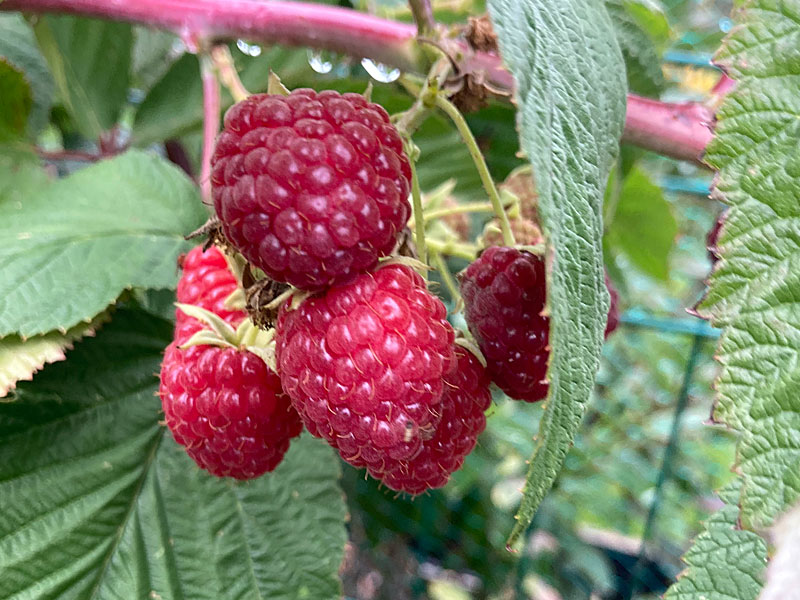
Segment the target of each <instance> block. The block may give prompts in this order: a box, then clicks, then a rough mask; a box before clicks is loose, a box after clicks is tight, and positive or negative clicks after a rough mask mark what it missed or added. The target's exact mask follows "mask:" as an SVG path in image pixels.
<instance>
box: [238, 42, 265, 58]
mask: <svg viewBox="0 0 800 600" xmlns="http://www.w3.org/2000/svg"><path fill="white" fill-rule="evenodd" d="M236 47H237V48H238V49H239V51H240V52H241V53H242V54H245V55H246V56H260V55H261V46H259V45H258V44H249V43H247V42H245V41H244V40H236Z"/></svg>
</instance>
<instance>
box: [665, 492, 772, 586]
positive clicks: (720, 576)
mask: <svg viewBox="0 0 800 600" xmlns="http://www.w3.org/2000/svg"><path fill="white" fill-rule="evenodd" d="M739 485H740V482H739V481H734V482H733V483H732V484H730V485H728V486H727V487H726V488H725V489H723V490H722V491H721V492H720V497H721V498H722V501H723V502H724V503H725V506H724V507H723V508H722V509H720V510H719V511H718V512H716V513H715V514H714V515H712V516H711V518H710V519H709V520H708V523H706V526H705V530H704V531H703V533H701V534H700V535H699V536H697V539H696V540H695V541H694V544H693V545H692V547H691V548H690V549H689V551H688V552H687V553H686V555H685V556H684V557H683V560H684V561H685V562H686V564H687V565H688V566H689V568H688V569H687V570H686V572H684V573H683V575H681V576H680V577H679V579H678V581H677V582H676V583H675V584H673V585H672V586H671V587H670V588H669V590H668V591H667V593H666V595H665V596H664V600H756V598H758V594H759V592H760V590H761V586H762V578H763V575H764V565H765V564H766V562H767V545H766V544H765V543H764V540H762V539H761V538H760V537H759V536H758V535H757V534H755V533H753V532H751V531H743V530H741V529H739V528H738V526H737V519H738V516H739V507H738V506H737V504H736V503H737V501H738V498H739Z"/></svg>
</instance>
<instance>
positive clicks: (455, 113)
mask: <svg viewBox="0 0 800 600" xmlns="http://www.w3.org/2000/svg"><path fill="white" fill-rule="evenodd" d="M436 106H437V107H439V108H440V109H442V110H443V111H444V112H445V114H447V116H448V117H450V119H451V120H452V121H453V123H454V124H455V126H456V129H458V132H459V133H460V134H461V137H462V138H464V143H466V145H467V150H469V153H470V156H472V160H473V162H474V163H475V168H476V169H478V175H480V177H481V182H482V183H483V188H484V189H485V190H486V193H487V194H488V195H489V200H490V201H491V203H492V208H493V209H494V212H495V214H496V215H497V218H498V220H499V221H500V231H502V232H503V243H504V244H505V245H506V246H513V245H514V244H515V243H516V242H515V241H514V234H513V233H512V231H511V224H510V223H509V222H508V215H507V214H506V211H505V209H504V208H503V202H502V201H501V200H500V194H499V193H498V192H497V187H496V186H495V185H494V180H493V179H492V175H491V174H490V173H489V167H488V166H487V165H486V161H485V160H484V158H483V154H482V153H481V150H480V148H479V147H478V142H477V141H476V140H475V136H474V135H472V131H470V129H469V125H468V124H467V121H466V119H464V116H463V115H462V114H461V112H460V111H459V110H458V108H456V106H455V105H454V104H453V103H452V102H450V101H449V100H448V99H447V98H445V97H444V96H441V95H439V94H437V95H436Z"/></svg>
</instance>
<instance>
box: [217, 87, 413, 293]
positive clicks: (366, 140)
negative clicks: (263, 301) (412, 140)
mask: <svg viewBox="0 0 800 600" xmlns="http://www.w3.org/2000/svg"><path fill="white" fill-rule="evenodd" d="M410 178H411V170H410V167H409V164H408V160H407V158H406V156H405V154H404V152H403V144H402V141H401V139H400V136H399V135H398V133H397V131H396V130H395V128H394V126H393V125H391V124H390V123H389V115H388V114H387V113H386V111H385V110H384V109H383V108H382V107H380V106H378V105H377V104H372V103H369V102H367V101H366V100H364V98H363V97H362V96H360V95H358V94H344V95H342V94H339V93H338V92H334V91H331V90H328V91H324V92H320V93H316V92H314V91H313V90H305V89H303V90H294V91H293V92H292V93H291V94H290V95H289V96H278V95H267V94H256V95H253V96H250V97H249V98H247V99H246V100H244V101H242V102H240V103H238V104H236V105H235V106H234V107H232V108H231V109H230V110H229V111H228V113H227V114H226V115H225V127H224V130H223V132H222V134H221V135H220V137H219V139H218V140H217V146H216V150H215V152H214V156H213V158H212V175H211V182H212V186H213V196H214V208H215V209H216V212H217V215H218V216H219V218H220V220H221V221H222V225H223V230H224V232H225V236H226V237H227V238H228V240H229V241H230V242H231V244H233V245H234V246H235V247H236V248H237V249H238V250H239V251H240V252H241V253H242V254H243V255H244V256H245V257H246V258H247V259H248V260H249V261H250V262H251V263H253V264H254V265H256V266H257V267H259V268H261V269H262V270H263V271H264V272H265V273H266V274H267V275H269V276H270V277H271V278H272V279H275V280H276V281H281V282H286V283H290V284H292V285H294V286H296V287H298V288H301V289H305V290H319V289H322V288H324V287H327V286H330V285H332V284H334V283H340V282H344V281H347V280H348V279H349V278H351V277H352V276H353V275H355V274H357V273H360V272H364V271H367V270H369V269H371V268H372V267H374V266H375V265H376V264H377V262H378V259H379V258H380V257H381V256H385V255H388V254H390V253H391V252H392V250H393V249H394V246H395V244H396V241H397V236H398V234H399V233H400V231H401V230H402V229H403V227H404V226H405V224H406V221H407V220H408V217H409V215H410V212H411V207H410V206H409V204H408V192H409V189H410V183H409V181H410Z"/></svg>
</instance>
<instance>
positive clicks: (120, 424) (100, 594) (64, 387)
mask: <svg viewBox="0 0 800 600" xmlns="http://www.w3.org/2000/svg"><path fill="white" fill-rule="evenodd" d="M170 337H171V324H170V323H168V322H166V321H163V320H161V319H158V318H155V317H152V316H149V315H146V314H145V313H142V312H139V311H131V310H121V311H119V312H118V313H116V315H115V317H114V321H113V322H112V323H111V324H109V325H107V326H106V327H104V328H103V330H102V331H101V332H100V333H99V334H98V336H97V337H96V338H92V339H87V340H84V341H82V342H81V343H80V344H78V345H77V346H76V348H75V350H73V351H72V352H71V353H70V355H69V358H68V360H67V361H66V362H62V363H58V364H55V365H52V366H50V367H48V368H47V369H45V370H44V371H43V372H42V373H41V374H39V375H38V376H37V378H36V381H34V382H33V383H24V384H21V385H20V389H19V390H18V391H17V392H16V398H17V401H16V402H13V403H9V404H2V405H0V497H2V498H3V511H2V512H0V596H1V597H3V598H9V599H10V598H14V599H15V600H22V599H45V598H58V599H59V600H71V599H75V600H78V599H80V600H86V599H92V600H105V599H118V598H164V599H166V598H169V599H170V600H181V599H186V600H204V599H208V600H211V599H214V600H217V599H225V600H227V599H231V600H234V599H236V600H245V599H246V600H250V599H259V598H270V599H277V600H295V599H298V598H308V599H313V600H317V599H320V600H335V599H338V598H339V597H340V590H339V582H338V577H337V570H338V567H339V564H340V562H341V558H342V552H343V548H344V542H345V531H344V514H345V508H344V503H343V499H342V495H341V491H340V490H339V487H338V483H337V479H338V477H339V464H338V460H337V459H336V457H335V456H334V455H333V453H332V451H331V450H330V448H328V447H327V446H326V445H325V444H323V443H320V442H319V441H318V440H313V439H311V438H310V437H308V436H306V437H303V438H300V439H298V440H295V441H294V442H293V444H292V448H291V449H290V451H289V452H288V454H287V456H286V458H285V459H284V461H283V462H282V463H281V464H280V465H279V466H278V468H277V469H276V470H275V471H274V472H273V473H271V474H268V475H266V476H264V477H261V478H259V479H256V480H253V481H251V482H247V483H234V482H232V481H230V480H227V479H226V480H223V479H218V478H215V477H212V476H210V475H208V474H206V473H205V472H203V471H201V470H200V469H199V468H198V467H197V466H196V465H195V464H194V463H193V462H192V461H191V459H189V457H188V456H187V455H186V453H185V452H184V451H183V449H182V448H181V447H179V446H178V445H177V444H176V443H175V442H174V441H173V440H172V436H171V435H170V434H169V432H168V431H167V430H166V428H165V427H163V426H162V425H160V424H159V419H160V418H161V416H162V415H161V406H160V402H159V400H158V398H157V397H156V395H155V392H156V389H157V386H158V380H157V378H156V377H154V375H153V373H155V372H157V371H158V368H159V362H160V360H161V353H162V351H163V348H164V346H165V345H166V344H167V343H168V341H169V339H170Z"/></svg>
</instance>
